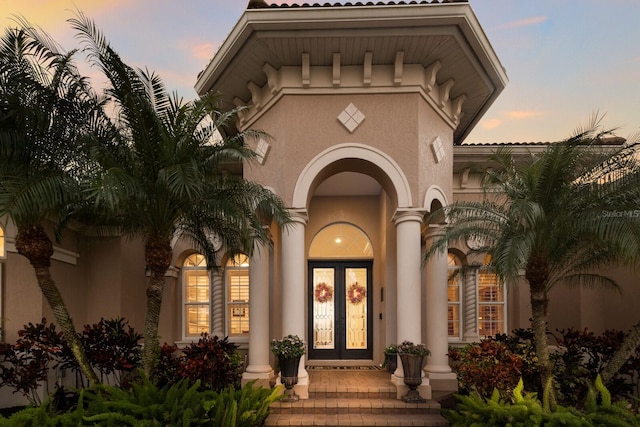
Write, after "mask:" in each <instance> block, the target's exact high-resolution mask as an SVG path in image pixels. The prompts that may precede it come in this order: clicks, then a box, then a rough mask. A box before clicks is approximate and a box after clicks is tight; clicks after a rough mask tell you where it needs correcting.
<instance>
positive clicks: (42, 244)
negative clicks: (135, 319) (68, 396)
mask: <svg viewBox="0 0 640 427" xmlns="http://www.w3.org/2000/svg"><path fill="white" fill-rule="evenodd" d="M16 249H17V250H18V253H19V254H21V255H23V256H24V257H26V258H27V259H28V260H29V262H30V263H31V266H32V267H33V270H34V271H35V274H36V280H37V282H38V286H39V287H40V291H41V292H42V295H44V297H45V298H46V300H47V303H48V304H49V307H50V308H51V310H52V311H53V316H54V318H55V319H56V323H57V324H58V326H60V329H62V333H63V334H64V338H65V339H66V341H67V344H68V345H69V347H70V348H71V351H72V352H73V355H74V356H75V358H76V361H77V362H78V366H79V367H80V370H81V371H82V373H83V374H84V375H85V376H86V377H87V380H88V381H89V384H97V383H98V382H99V381H98V377H97V376H96V373H95V372H94V371H93V369H92V368H91V364H90V363H89V360H88V359H87V356H86V354H85V352H84V348H83V347H82V343H81V341H80V338H79V337H78V334H77V333H76V329H75V327H74V326H73V320H72V319H71V316H70V315H69V311H68V310H67V306H66V305H65V303H64V300H63V299H62V295H60V291H59V290H58V287H57V286H56V284H55V282H54V281H53V278H52V277H51V269H50V266H51V256H52V255H53V243H52V242H51V239H49V236H47V234H46V232H45V231H44V228H42V226H37V227H27V228H25V227H20V228H19V229H18V234H17V236H16Z"/></svg>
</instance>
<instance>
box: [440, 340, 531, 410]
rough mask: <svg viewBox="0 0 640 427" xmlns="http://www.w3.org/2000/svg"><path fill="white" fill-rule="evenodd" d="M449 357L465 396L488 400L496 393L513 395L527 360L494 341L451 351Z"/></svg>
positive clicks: (459, 386)
mask: <svg viewBox="0 0 640 427" xmlns="http://www.w3.org/2000/svg"><path fill="white" fill-rule="evenodd" d="M449 357H450V359H451V360H452V362H453V367H454V370H455V371H456V375H457V377H458V389H459V391H460V393H462V394H470V393H472V392H475V393H477V394H478V395H479V396H480V397H481V398H488V397H489V396H491V395H492V393H493V391H494V390H496V389H497V390H500V393H502V394H503V396H506V395H508V394H510V393H511V392H512V390H513V389H514V388H515V387H516V385H517V384H518V380H519V379H520V377H521V376H522V372H523V366H524V361H523V358H522V357H521V356H520V355H518V354H515V353H513V352H512V351H511V350H510V349H509V347H508V346H507V345H506V344H504V343H502V342H498V341H496V340H494V339H483V340H481V341H480V342H479V343H474V344H469V345H467V346H465V347H463V348H460V349H458V348H450V349H449Z"/></svg>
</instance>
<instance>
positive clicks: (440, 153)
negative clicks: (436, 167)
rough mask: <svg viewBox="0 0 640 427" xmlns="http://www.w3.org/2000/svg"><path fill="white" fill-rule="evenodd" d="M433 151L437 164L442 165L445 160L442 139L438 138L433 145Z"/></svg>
mask: <svg viewBox="0 0 640 427" xmlns="http://www.w3.org/2000/svg"><path fill="white" fill-rule="evenodd" d="M431 151H433V156H434V157H435V159H436V163H440V162H441V161H442V159H444V156H445V152H444V146H443V145H442V140H441V139H440V137H437V138H436V139H434V140H433V142H432V143H431Z"/></svg>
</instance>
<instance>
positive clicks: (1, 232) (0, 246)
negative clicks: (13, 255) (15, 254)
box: [0, 227, 4, 258]
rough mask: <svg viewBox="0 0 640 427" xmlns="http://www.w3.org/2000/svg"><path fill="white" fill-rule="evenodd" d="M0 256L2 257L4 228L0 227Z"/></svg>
mask: <svg viewBox="0 0 640 427" xmlns="http://www.w3.org/2000/svg"><path fill="white" fill-rule="evenodd" d="M0 258H4V229H3V228H2V227H0Z"/></svg>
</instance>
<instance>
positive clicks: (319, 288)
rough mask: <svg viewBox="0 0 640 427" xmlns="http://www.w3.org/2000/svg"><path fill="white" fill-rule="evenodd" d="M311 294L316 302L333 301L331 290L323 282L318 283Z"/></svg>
mask: <svg viewBox="0 0 640 427" xmlns="http://www.w3.org/2000/svg"><path fill="white" fill-rule="evenodd" d="M313 294H314V295H313V296H314V298H315V300H316V301H317V302H320V303H322V302H329V301H331V300H332V299H333V288H332V287H331V286H329V285H327V284H326V283H324V282H320V283H318V284H317V285H316V289H315V290H314V291H313Z"/></svg>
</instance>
